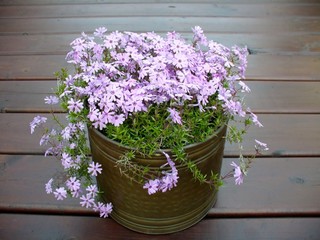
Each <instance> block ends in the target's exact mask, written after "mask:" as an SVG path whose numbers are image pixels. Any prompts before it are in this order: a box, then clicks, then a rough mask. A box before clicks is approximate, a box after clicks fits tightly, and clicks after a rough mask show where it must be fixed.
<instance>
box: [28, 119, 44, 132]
mask: <svg viewBox="0 0 320 240" xmlns="http://www.w3.org/2000/svg"><path fill="white" fill-rule="evenodd" d="M46 121H47V118H46V117H41V116H36V117H34V118H33V120H32V121H31V122H30V129H31V134H32V133H34V130H35V129H36V128H37V127H39V126H41V125H42V124H44V123H45V122H46Z"/></svg>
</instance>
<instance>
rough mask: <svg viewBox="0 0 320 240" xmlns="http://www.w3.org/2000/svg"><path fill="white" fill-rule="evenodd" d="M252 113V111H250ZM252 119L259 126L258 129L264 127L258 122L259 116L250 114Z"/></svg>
mask: <svg viewBox="0 0 320 240" xmlns="http://www.w3.org/2000/svg"><path fill="white" fill-rule="evenodd" d="M249 111H250V109H249ZM250 117H251V120H252V121H253V123H254V124H255V125H256V126H258V127H263V125H262V124H261V122H260V121H259V120H258V117H257V115H255V114H254V113H252V112H250Z"/></svg>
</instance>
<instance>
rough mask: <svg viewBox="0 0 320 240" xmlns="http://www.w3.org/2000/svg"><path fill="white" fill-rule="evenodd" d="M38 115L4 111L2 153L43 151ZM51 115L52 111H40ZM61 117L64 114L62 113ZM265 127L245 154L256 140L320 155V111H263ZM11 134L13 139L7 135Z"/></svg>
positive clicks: (276, 150) (276, 152) (231, 149)
mask: <svg viewBox="0 0 320 240" xmlns="http://www.w3.org/2000/svg"><path fill="white" fill-rule="evenodd" d="M36 115H37V114H27V113H25V114H20V113H12V114H11V113H2V114H1V115H0V132H1V135H0V142H1V146H0V153H3V154H42V153H43V152H44V147H40V146H39V140H40V135H41V134H40V131H39V133H35V135H31V134H30V128H29V123H30V122H31V121H32V119H33V118H34V117H35V116H36ZM41 115H43V116H47V117H48V118H50V114H41ZM60 117H61V118H62V119H63V118H64V115H61V116H60ZM259 118H260V120H261V122H262V124H264V126H265V127H263V128H258V127H252V128H251V129H250V130H249V132H248V134H247V136H246V138H245V140H244V142H243V146H244V149H246V151H244V154H253V153H254V147H253V146H254V139H258V140H260V141H262V142H266V143H268V145H269V148H270V150H269V151H268V152H267V153H265V156H320V142H319V141H318V140H319V135H320V115H319V114H307V115H303V114H260V115H259ZM8 136H10V138H8ZM237 155H238V146H236V145H230V144H226V149H225V156H226V157H231V156H237Z"/></svg>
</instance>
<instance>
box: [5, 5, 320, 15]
mask: <svg viewBox="0 0 320 240" xmlns="http://www.w3.org/2000/svg"><path fill="white" fill-rule="evenodd" d="M132 9H135V11H132ZM319 13H320V5H317V4H292V3H289V4H279V3H276V4H275V3H271V4H270V3H269V4H237V3H229V4H228V3H222V4H220V3H216V4H212V3H210V4H209V3H198V4H194V3H150V2H148V3H127V4H112V3H111V4H110V3H105V4H103V3H102V4H96V5H94V4H77V5H74V4H70V5H67V4H63V5H38V6H31V5H29V6H0V18H64V17H79V16H80V17H124V16H139V17H141V16H154V17H155V16H163V17H169V16H175V17H178V16H179V17H195V16H198V17H199V16H200V17H224V16H228V17H259V18H261V17H279V16H283V15H286V16H306V17H311V16H319Z"/></svg>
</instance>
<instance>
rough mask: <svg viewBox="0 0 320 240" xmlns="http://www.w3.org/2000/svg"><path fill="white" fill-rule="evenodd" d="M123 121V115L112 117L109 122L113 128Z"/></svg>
mask: <svg viewBox="0 0 320 240" xmlns="http://www.w3.org/2000/svg"><path fill="white" fill-rule="evenodd" d="M124 120H125V116H124V114H118V115H114V116H113V118H112V120H111V121H110V122H111V123H112V124H113V125H114V126H116V127H118V126H120V125H121V124H122V123H123V122H124Z"/></svg>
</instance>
